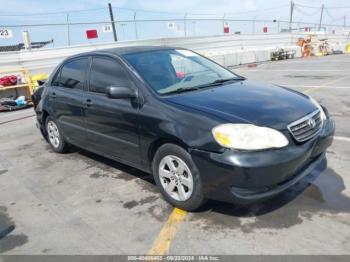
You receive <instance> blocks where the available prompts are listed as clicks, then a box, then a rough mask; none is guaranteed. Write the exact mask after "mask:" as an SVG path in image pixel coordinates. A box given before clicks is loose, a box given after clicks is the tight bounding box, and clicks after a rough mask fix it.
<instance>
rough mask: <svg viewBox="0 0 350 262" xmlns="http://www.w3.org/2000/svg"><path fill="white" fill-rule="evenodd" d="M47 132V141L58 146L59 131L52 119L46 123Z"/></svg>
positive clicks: (55, 146)
mask: <svg viewBox="0 0 350 262" xmlns="http://www.w3.org/2000/svg"><path fill="white" fill-rule="evenodd" d="M47 134H48V136H49V141H50V143H51V145H52V146H53V147H54V148H58V147H59V145H60V133H59V132H58V128H57V126H56V124H55V123H54V122H52V121H49V122H48V123H47Z"/></svg>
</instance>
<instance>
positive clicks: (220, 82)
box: [209, 77, 245, 85]
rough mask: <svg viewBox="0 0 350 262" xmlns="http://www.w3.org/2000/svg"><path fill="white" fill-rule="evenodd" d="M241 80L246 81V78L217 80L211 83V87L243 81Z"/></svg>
mask: <svg viewBox="0 0 350 262" xmlns="http://www.w3.org/2000/svg"><path fill="white" fill-rule="evenodd" d="M241 80H245V78H244V77H234V78H226V79H217V80H215V81H214V82H211V83H210V84H209V85H215V84H223V83H225V82H230V81H241Z"/></svg>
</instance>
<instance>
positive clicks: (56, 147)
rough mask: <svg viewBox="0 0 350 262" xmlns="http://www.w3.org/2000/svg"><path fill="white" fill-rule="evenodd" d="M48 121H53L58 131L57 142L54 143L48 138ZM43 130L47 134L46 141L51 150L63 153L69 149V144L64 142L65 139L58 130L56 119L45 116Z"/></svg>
mask: <svg viewBox="0 0 350 262" xmlns="http://www.w3.org/2000/svg"><path fill="white" fill-rule="evenodd" d="M49 123H50V124H51V123H53V124H54V125H55V126H56V128H57V132H58V143H57V144H56V145H55V144H54V143H53V142H52V140H51V139H50V132H49V127H48V126H49ZM45 132H46V134H47V141H48V142H49V144H50V146H51V148H52V150H53V151H55V152H56V153H65V152H67V151H68V149H69V144H68V143H67V142H66V140H65V139H64V137H63V135H62V132H61V131H60V129H59V127H58V125H57V123H56V121H55V120H54V119H53V118H52V117H50V116H48V117H47V118H46V121H45Z"/></svg>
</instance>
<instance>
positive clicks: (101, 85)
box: [89, 57, 130, 93]
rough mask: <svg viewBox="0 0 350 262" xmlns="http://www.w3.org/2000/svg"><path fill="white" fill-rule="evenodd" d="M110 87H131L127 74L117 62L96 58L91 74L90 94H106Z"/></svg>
mask: <svg viewBox="0 0 350 262" xmlns="http://www.w3.org/2000/svg"><path fill="white" fill-rule="evenodd" d="M109 86H115V87H118V86H119V87H130V82H129V78H128V75H127V73H126V72H125V70H124V69H123V68H122V66H121V65H120V64H119V63H118V62H117V61H115V60H112V59H109V58H100V57H95V58H93V60H92V67H91V73H90V89H89V91H90V92H95V93H105V90H106V88H107V87H109Z"/></svg>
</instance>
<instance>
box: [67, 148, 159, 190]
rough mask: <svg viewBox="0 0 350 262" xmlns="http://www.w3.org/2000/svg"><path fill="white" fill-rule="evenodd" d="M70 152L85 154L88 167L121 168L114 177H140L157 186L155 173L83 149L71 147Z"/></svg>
mask: <svg viewBox="0 0 350 262" xmlns="http://www.w3.org/2000/svg"><path fill="white" fill-rule="evenodd" d="M70 153H78V154H79V155H81V156H83V157H84V161H85V162H86V163H87V164H88V168H89V167H92V166H98V168H99V169H102V170H104V171H107V172H108V171H111V170H112V169H113V170H119V171H120V173H119V174H118V177H113V178H118V179H123V180H133V179H137V178H139V179H142V180H143V181H145V182H147V184H149V186H154V187H156V184H155V181H154V179H153V175H152V174H148V173H146V172H143V171H141V170H139V169H137V168H133V167H131V166H128V165H125V164H122V163H120V162H117V161H114V160H111V159H109V158H106V157H103V156H100V155H97V154H94V153H92V152H89V151H86V150H83V149H71V151H70ZM98 176H99V175H98V174H95V175H94V174H92V177H95V178H97V177H98ZM148 188H149V187H148ZM152 191H154V190H152Z"/></svg>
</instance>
